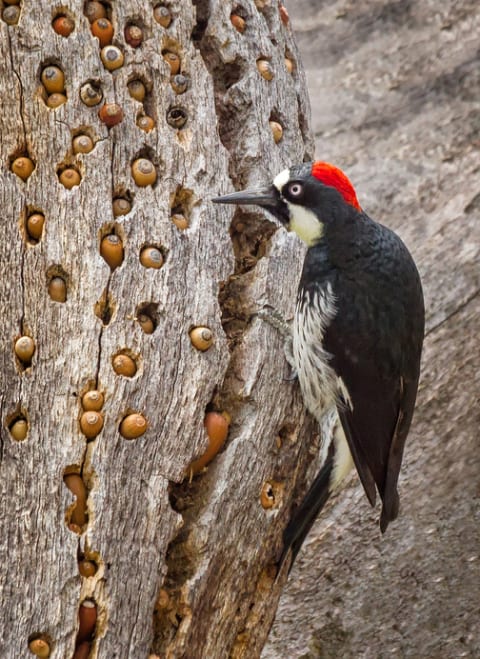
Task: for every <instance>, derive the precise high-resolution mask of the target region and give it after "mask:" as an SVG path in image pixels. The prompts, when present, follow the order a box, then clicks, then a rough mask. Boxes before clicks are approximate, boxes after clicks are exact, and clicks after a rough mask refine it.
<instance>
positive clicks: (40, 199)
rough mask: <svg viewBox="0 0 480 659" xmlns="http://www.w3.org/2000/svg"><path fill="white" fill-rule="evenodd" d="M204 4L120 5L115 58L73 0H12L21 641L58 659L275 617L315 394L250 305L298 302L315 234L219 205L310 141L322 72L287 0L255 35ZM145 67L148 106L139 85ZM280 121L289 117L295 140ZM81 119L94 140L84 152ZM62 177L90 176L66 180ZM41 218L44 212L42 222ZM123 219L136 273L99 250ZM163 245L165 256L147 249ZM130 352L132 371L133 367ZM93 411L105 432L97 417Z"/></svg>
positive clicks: (263, 7)
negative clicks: (311, 82)
mask: <svg viewBox="0 0 480 659" xmlns="http://www.w3.org/2000/svg"><path fill="white" fill-rule="evenodd" d="M194 5H196V6H193V5H192V4H191V3H190V2H182V3H168V2H167V3H166V6H167V7H168V8H170V10H171V15H172V21H171V24H170V25H169V26H168V27H164V26H162V25H160V24H159V23H158V22H157V21H156V20H155V19H154V14H153V8H152V4H151V3H147V2H145V1H143V0H139V1H137V2H133V1H132V2H122V3H120V2H112V3H111V4H105V5H104V8H105V11H106V14H107V18H108V19H109V20H110V21H111V22H112V25H113V28H114V37H113V44H114V45H115V46H118V48H119V49H120V51H121V52H122V53H123V55H124V64H123V66H121V67H119V68H118V69H116V70H114V71H109V70H107V69H106V68H105V66H104V64H103V63H102V60H101V57H100V46H99V41H98V39H97V38H95V37H94V36H92V33H91V27H90V24H89V21H88V20H87V17H86V15H85V13H84V10H85V7H84V6H83V5H82V3H81V2H80V1H79V0H75V1H72V2H71V3H69V5H68V9H66V8H65V7H63V6H62V7H60V5H58V7H59V9H58V10H57V9H55V8H54V5H52V4H51V3H47V2H46V1H45V0H42V1H41V2H37V3H28V2H26V1H25V2H23V3H22V4H20V5H19V16H18V20H17V21H15V20H13V24H12V25H8V24H7V22H10V23H12V20H11V18H10V16H12V15H14V14H15V11H16V10H12V9H8V7H7V5H4V7H3V9H2V17H3V18H2V20H1V21H0V99H1V104H2V112H1V117H2V122H1V128H0V131H1V170H0V177H1V184H0V196H1V202H2V203H1V211H0V218H1V229H2V240H1V242H0V251H1V271H2V272H1V275H2V283H3V285H2V287H1V289H0V304H1V307H0V308H1V313H2V332H1V342H2V346H1V348H2V349H1V357H0V358H1V378H2V386H1V394H0V401H1V420H2V429H1V433H2V435H1V439H2V452H1V466H0V469H1V480H0V483H1V509H0V511H1V513H0V514H1V523H2V534H1V539H0V551H1V556H2V576H1V582H0V587H1V600H2V614H1V618H2V620H1V623H0V627H1V629H2V633H1V636H0V639H1V642H0V645H1V652H0V654H1V655H2V656H3V657H24V656H30V655H29V651H28V648H29V642H31V641H34V640H37V644H38V639H40V645H41V642H42V641H43V642H44V643H46V645H47V647H48V648H49V651H50V656H51V657H58V658H60V657H62V658H63V657H70V656H73V655H74V652H75V648H76V651H77V656H86V654H88V653H89V652H90V654H89V656H91V657H105V658H107V657H108V658H109V659H110V658H111V657H115V656H118V657H127V656H128V657H145V656H147V655H148V653H149V652H154V653H156V654H158V655H160V656H162V657H165V656H168V657H202V656H205V657H226V656H233V657H243V656H245V657H254V656H257V655H258V654H259V652H260V650H261V648H262V646H263V643H264V640H265V638H266V634H267V632H268V629H269V626H270V624H271V621H272V619H273V616H274V613H275V610H276V605H277V600H278V597H279V585H278V584H274V581H273V578H272V570H271V569H269V565H270V564H272V563H273V561H274V558H275V555H276V552H277V551H278V549H279V546H280V536H281V530H282V528H283V526H284V524H285V518H286V515H287V512H288V508H289V501H290V500H291V496H292V491H293V487H294V484H295V480H296V478H297V475H300V476H301V478H303V477H304V476H303V472H304V471H305V469H306V464H307V463H309V462H310V461H311V458H310V455H309V450H308V447H307V443H308V444H310V445H311V444H312V440H311V437H312V434H313V433H312V431H313V427H312V423H311V421H309V420H308V419H305V416H304V412H303V408H302V405H301V401H300V397H299V393H298V390H297V387H296V386H292V385H291V384H290V383H286V382H284V381H283V380H282V376H283V374H284V368H283V356H282V342H281V338H280V337H279V336H277V335H276V333H275V332H274V331H273V330H271V328H269V327H268V326H265V324H263V323H261V322H260V321H259V320H258V319H257V318H256V317H255V312H256V311H257V310H258V309H259V308H262V307H264V306H265V305H272V306H275V307H276V308H278V309H279V311H280V312H283V313H284V314H285V315H286V316H289V315H291V313H292V309H293V300H294V297H295V288H296V282H297V280H298V274H299V270H300V268H301V262H302V248H301V247H300V246H299V245H298V243H297V242H296V241H295V239H294V238H292V237H290V236H288V235H286V234H285V232H279V233H274V232H275V227H274V225H273V224H271V223H270V222H268V221H267V220H265V218H264V216H263V215H262V214H260V213H256V212H250V213H248V214H246V213H243V212H242V211H237V212H236V214H235V216H234V219H233V223H232V224H231V225H230V221H231V219H232V215H231V211H230V210H229V209H223V208H214V207H213V206H212V205H211V203H210V202H209V198H210V197H211V196H212V195H214V194H217V193H220V192H226V191H228V190H230V189H231V188H232V184H233V185H234V186H235V187H240V186H242V185H246V184H252V183H256V182H257V181H260V180H262V181H263V180H267V179H269V178H271V176H272V175H273V174H274V173H276V172H278V171H280V170H281V169H282V168H284V167H285V166H286V165H287V164H289V163H291V162H293V161H301V160H303V159H305V158H309V157H311V155H312V146H311V141H310V138H309V130H308V125H307V116H308V107H307V101H306V95H305V83H304V76H303V73H302V69H301V67H300V64H299V62H298V60H297V51H296V48H295V45H294V43H293V40H292V35H291V31H290V27H289V25H288V21H287V20H286V17H285V15H283V19H284V20H283V22H282V16H281V14H280V13H279V6H278V4H277V2H274V1H271V2H270V1H268V0H265V1H264V2H260V1H257V2H256V3H254V2H253V1H247V0H245V1H244V2H243V3H242V6H241V8H240V9H238V12H239V14H240V18H241V19H243V20H244V21H245V29H244V31H242V29H241V28H242V26H243V24H242V21H241V20H240V21H239V20H238V19H237V20H236V22H237V28H239V29H237V28H236V27H235V25H233V24H232V22H231V19H230V14H231V13H232V11H233V10H234V9H235V8H236V5H233V4H230V3H225V2H222V1H220V0H212V1H211V2H207V1H206V0H205V1H201V2H197V3H194ZM88 6H89V5H86V7H88ZM5 12H7V13H5ZM60 14H64V15H66V16H67V17H68V18H70V19H71V20H72V21H73V22H74V29H73V31H72V32H71V34H70V35H69V36H62V35H60V34H57V33H56V32H55V31H54V29H53V28H52V20H53V19H54V18H56V17H58V15H60ZM14 18H15V17H14ZM129 23H133V24H135V25H136V26H137V27H140V28H141V29H142V31H143V42H142V43H141V44H140V45H139V46H138V47H132V46H130V45H128V44H127V43H126V41H125V38H124V28H125V26H126V25H127V24H129ZM166 51H168V52H170V53H174V54H175V55H177V56H178V58H179V60H180V71H181V73H182V74H183V75H184V76H185V77H186V78H187V79H188V88H187V90H186V91H184V92H183V90H182V89H179V88H178V84H179V83H182V82H183V81H182V80H178V79H177V80H176V81H175V82H176V83H177V86H176V88H175V87H174V86H172V79H171V76H172V73H171V71H170V67H169V64H168V63H167V62H166V60H165V57H164V56H165V52H166ZM111 53H112V51H110V55H111ZM115 56H117V55H115ZM104 57H105V52H104ZM285 58H287V59H288V60H289V61H288V62H287V65H288V66H290V64H291V65H292V66H293V70H292V72H290V71H289V70H288V67H287V66H286V62H285ZM259 59H262V60H267V61H268V62H269V64H268V65H265V66H267V69H268V66H269V67H270V68H271V71H272V72H273V79H271V80H268V79H266V78H265V77H263V76H262V74H261V72H260V71H259V69H258V66H257V61H258V60H259ZM114 60H115V58H113V59H111V60H109V59H108V52H107V59H106V61H107V63H108V62H114ZM49 65H54V66H57V67H59V68H60V69H61V70H62V71H63V73H64V76H65V83H64V89H62V88H61V87H62V85H60V93H64V94H65V95H66V102H65V103H63V104H61V105H59V107H57V108H56V109H54V108H51V107H49V104H52V103H53V101H54V99H52V98H51V93H54V92H52V89H53V88H52V89H51V88H50V87H49V82H48V81H47V87H45V84H44V83H42V78H41V76H42V72H43V71H44V69H45V67H47V66H49ZM269 70H270V69H268V70H267V73H266V74H264V75H266V76H267V78H269V77H270V76H269V73H268V71H269ZM133 80H140V81H141V82H142V83H143V85H144V87H145V90H146V96H145V98H144V100H143V101H138V100H135V99H134V98H133V97H132V96H131V94H130V93H129V88H128V87H127V85H128V83H129V82H131V81H133ZM87 83H89V84H90V85H92V87H91V88H90V92H91V93H93V94H95V90H97V91H99V92H100V93H101V94H102V96H103V99H102V101H101V102H100V103H99V104H98V105H92V106H89V105H86V104H85V103H84V100H85V98H86V95H85V94H86V92H88V89H86V87H85V85H86V84H87ZM92 88H93V92H92ZM50 92H51V93H50ZM87 95H88V94H87ZM87 100H88V98H87ZM104 103H108V104H110V103H116V104H117V105H119V106H121V108H122V111H123V120H122V121H121V122H120V123H118V125H115V126H114V127H110V128H109V127H107V126H106V125H105V124H104V123H102V121H101V120H100V119H99V115H98V111H99V110H100V109H101V108H102V107H103V105H104ZM144 115H147V116H151V117H152V118H153V120H154V121H155V124H156V126H155V128H154V129H153V130H151V131H150V132H145V131H143V130H141V128H140V127H139V126H138V125H137V124H138V120H139V117H142V116H144ZM185 119H186V122H185V123H184V125H182V126H181V125H180V124H182V122H184V120H185ZM272 121H275V122H277V123H279V124H280V125H281V127H282V128H283V136H282V137H281V138H280V139H279V141H278V143H276V142H275V140H274V137H273V133H272V126H271V124H270V122H272ZM276 128H277V130H278V127H276ZM80 134H81V135H84V136H87V137H89V138H90V139H91V140H92V141H93V144H94V148H93V150H91V151H90V152H88V153H75V152H74V150H73V146H72V140H73V139H74V138H75V137H78V135H80ZM277 139H278V136H277ZM86 142H88V140H86V141H85V142H84V143H86ZM19 156H22V157H28V158H30V159H31V160H32V162H33V164H34V170H33V172H32V173H31V175H30V176H28V177H27V178H26V180H23V179H22V178H21V177H20V176H18V175H16V174H15V173H14V170H15V168H16V167H17V166H18V162H15V160H16V159H17V157H19ZM138 158H145V159H147V160H150V162H151V163H153V165H154V167H155V171H156V175H157V178H156V182H155V183H153V185H147V186H146V187H141V186H139V185H137V184H136V183H135V181H134V179H133V178H132V163H133V162H134V161H135V160H136V159H138ZM65 169H73V170H74V173H73V174H71V173H70V176H73V177H74V176H76V174H75V172H76V173H77V174H78V176H79V177H80V183H79V184H78V185H75V186H74V187H72V188H71V189H68V188H67V187H65V186H64V185H63V184H62V182H61V178H62V177H61V175H62V174H63V172H64V170H65ZM22 171H24V170H20V173H22ZM119 198H121V199H123V202H122V203H123V204H124V205H126V204H128V203H129V204H131V210H130V211H129V212H127V213H126V214H124V215H116V214H115V213H114V211H113V207H112V203H113V201H114V200H116V199H119ZM33 214H42V215H43V216H44V226H43V231H42V232H41V235H40V236H37V237H35V235H36V234H35V230H34V229H32V227H31V224H30V225H29V223H28V219H29V218H30V217H31V216H32V215H33ZM174 214H177V215H178V214H183V215H184V216H185V218H186V221H187V222H188V228H186V229H184V228H179V227H178V226H177V225H176V224H174V222H173V221H172V215H174ZM176 220H177V221H178V218H176ZM229 226H230V231H229ZM111 234H114V235H115V236H116V238H114V239H113V241H112V240H111V243H112V242H113V246H114V247H115V246H116V247H118V244H117V245H116V244H115V242H114V241H116V243H119V242H120V243H121V244H122V245H123V261H122V262H121V264H120V265H119V266H118V267H113V266H114V264H113V265H112V267H110V266H109V265H108V263H107V262H106V260H105V259H104V258H102V256H101V254H100V244H101V242H102V240H103V239H104V238H105V236H107V235H111ZM146 246H153V247H155V248H157V249H158V250H159V251H160V253H161V257H162V258H163V259H164V264H163V266H162V267H160V268H156V267H144V265H142V262H141V261H140V253H141V252H142V250H143V248H144V247H146ZM120 260H121V257H120ZM112 263H113V262H112ZM157 264H158V263H157ZM53 278H55V279H56V280H58V279H60V280H62V281H63V282H64V284H65V286H66V299H65V300H64V301H63V297H62V293H60V294H57V293H55V292H54V291H53V289H52V282H51V280H52V279H53ZM56 283H57V284H60V286H61V285H62V284H61V281H60V282H58V281H56ZM145 316H146V317H147V318H144V317H145ZM140 320H143V321H144V323H143V325H142V324H141V323H140V322H139V321H140ZM148 323H152V324H153V330H154V331H153V332H150V330H151V329H152V328H150V329H149V328H148ZM194 326H207V327H208V328H210V330H211V331H212V333H213V336H214V341H213V345H212V347H211V348H210V349H209V350H207V351H205V352H201V351H199V350H196V349H195V348H194V347H193V345H192V343H191V341H190V337H189V331H190V329H191V328H192V327H194ZM145 329H147V331H144V330H145ZM20 337H30V338H31V339H32V340H33V342H34V346H35V350H34V353H33V356H32V357H31V358H28V357H27V358H25V357H23V359H22V358H19V357H18V356H16V353H15V348H14V346H15V342H16V341H17V339H19V338H20ZM118 354H123V355H126V356H128V357H130V358H131V359H133V362H134V363H135V368H136V373H135V374H133V375H131V376H124V375H121V374H118V373H117V372H116V371H115V370H114V368H113V361H112V360H113V358H114V357H115V356H116V355H118ZM89 390H98V391H100V392H101V394H102V395H103V397H104V403H103V405H102V406H101V409H100V410H99V411H98V412H97V414H98V417H95V416H92V414H90V417H88V416H87V417H85V416H84V414H85V404H84V403H82V396H83V394H85V392H87V391H89ZM209 411H217V412H228V414H229V415H230V417H231V425H230V430H229V435H228V439H227V441H226V443H225V445H224V447H223V450H222V452H221V453H220V454H219V455H218V456H217V457H216V459H215V460H214V461H213V462H212V463H211V465H210V466H209V467H208V469H207V470H206V471H203V472H201V473H200V474H198V475H197V476H194V477H193V478H189V477H187V478H185V475H186V474H188V473H189V465H190V463H191V462H192V460H193V459H194V458H195V457H198V456H199V455H201V454H202V453H203V452H204V451H205V448H206V445H207V437H206V433H205V430H204V418H205V414H206V413H207V412H209ZM132 413H136V414H140V415H143V417H144V418H145V419H146V422H147V429H146V432H145V433H144V434H142V435H141V436H138V437H137V438H134V439H127V438H125V437H124V436H123V435H124V431H123V430H122V429H121V427H120V426H121V423H122V420H123V419H124V418H125V417H126V416H127V415H129V414H132ZM99 417H100V419H99ZM85 418H87V420H89V421H90V425H88V424H87V429H86V426H85V425H81V420H82V424H83V423H84V421H85ZM92 420H93V421H95V422H96V420H98V422H99V424H101V422H102V420H103V428H102V429H101V430H100V429H98V428H97V429H95V427H94V428H93V430H89V429H88V428H90V426H91V425H92ZM24 422H26V424H27V432H26V436H25V437H24V438H23V436H22V423H23V424H24ZM93 426H95V423H93ZM122 433H123V434H122ZM15 435H16V438H15ZM293 465H297V467H295V468H294V467H293ZM71 473H74V474H77V475H78V478H77V481H78V482H79V483H80V487H81V486H82V483H83V486H84V487H85V489H86V494H85V496H86V504H85V506H84V505H83V502H82V494H81V493H80V494H78V496H74V495H73V494H72V492H71V488H72V487H73V486H72V485H71V481H72V480H75V479H71V478H70V479H68V478H67V479H66V480H65V476H66V475H68V474H71ZM292 473H293V474H294V476H293V477H292V476H291V474H292ZM67 485H68V486H67ZM77 485H78V483H77ZM262 491H263V492H264V495H265V496H266V499H265V498H264V500H263V502H264V506H262V504H261V493H262ZM269 506H270V507H269ZM84 508H85V519H83V511H84ZM79 566H80V567H79ZM79 569H81V572H79ZM90 574H91V576H90ZM85 575H87V576H85ZM85 602H86V603H85ZM79 612H80V616H81V618H82V623H81V625H80V631H79ZM92 612H93V614H94V616H93V617H95V613H96V621H93V622H92V623H91V624H90V626H88V624H86V623H84V622H83V618H84V617H86V615H87V614H90V615H92ZM32 648H33V646H32ZM81 652H85V653H86V654H85V655H81Z"/></svg>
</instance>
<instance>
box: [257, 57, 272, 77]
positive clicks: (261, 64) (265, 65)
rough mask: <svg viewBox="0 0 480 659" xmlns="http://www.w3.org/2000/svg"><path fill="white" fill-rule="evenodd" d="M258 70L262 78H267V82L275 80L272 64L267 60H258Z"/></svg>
mask: <svg viewBox="0 0 480 659" xmlns="http://www.w3.org/2000/svg"><path fill="white" fill-rule="evenodd" d="M257 69H258V71H259V73H260V75H261V76H262V78H265V80H269V81H270V80H273V76H274V74H273V69H272V65H271V64H270V62H269V61H268V60H266V59H258V60H257Z"/></svg>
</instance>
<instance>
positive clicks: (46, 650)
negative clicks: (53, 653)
mask: <svg viewBox="0 0 480 659" xmlns="http://www.w3.org/2000/svg"><path fill="white" fill-rule="evenodd" d="M28 649H29V650H30V652H31V653H32V654H34V655H35V656H36V657H40V658H41V659H45V658H46V657H49V656H50V644H49V643H48V641H47V640H45V639H44V638H34V639H33V640H32V641H30V643H29V644H28Z"/></svg>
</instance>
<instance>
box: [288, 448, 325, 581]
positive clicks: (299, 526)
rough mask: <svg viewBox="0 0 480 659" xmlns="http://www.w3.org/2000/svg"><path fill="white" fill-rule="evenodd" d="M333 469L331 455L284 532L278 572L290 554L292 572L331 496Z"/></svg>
mask: <svg viewBox="0 0 480 659" xmlns="http://www.w3.org/2000/svg"><path fill="white" fill-rule="evenodd" d="M332 470H333V456H329V457H328V459H327V461H326V462H325V463H324V465H323V466H322V468H321V469H320V471H319V473H318V475H317V477H316V478H315V480H314V481H313V483H312V485H311V486H310V489H309V490H308V492H307V494H306V495H305V498H304V500H303V501H302V503H301V504H300V507H299V508H298V509H297V510H296V511H295V513H294V514H293V517H292V519H291V520H290V522H289V523H288V526H287V528H286V529H285V531H284V532H283V549H282V553H281V556H280V559H279V562H278V572H280V569H281V567H282V565H283V563H284V561H285V559H286V558H287V556H289V555H291V561H290V566H289V568H288V571H289V572H290V570H291V569H292V566H293V563H294V561H295V558H296V556H297V554H298V552H299V551H300V547H301V546H302V544H303V542H304V540H305V538H306V537H307V535H308V533H309V531H310V529H311V528H312V526H313V523H314V522H315V520H316V518H317V516H318V514H319V512H320V511H321V510H322V508H323V506H324V505H325V504H326V502H327V500H328V498H329V496H330V477H331V473H332Z"/></svg>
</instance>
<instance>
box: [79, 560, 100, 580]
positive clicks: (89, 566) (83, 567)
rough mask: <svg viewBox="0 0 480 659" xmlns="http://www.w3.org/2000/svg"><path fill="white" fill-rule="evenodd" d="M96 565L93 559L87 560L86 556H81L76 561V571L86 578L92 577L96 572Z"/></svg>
mask: <svg viewBox="0 0 480 659" xmlns="http://www.w3.org/2000/svg"><path fill="white" fill-rule="evenodd" d="M97 569H98V568H97V565H96V564H95V563H94V562H93V561H89V560H87V559H86V558H83V559H82V560H81V561H79V562H78V571H79V572H80V574H81V575H82V577H85V578H86V579H88V577H93V576H94V575H95V574H96V573H97Z"/></svg>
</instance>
